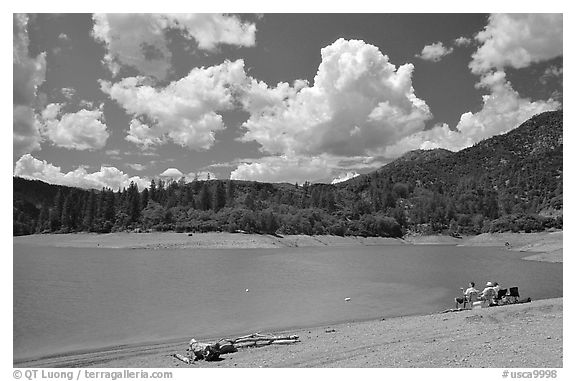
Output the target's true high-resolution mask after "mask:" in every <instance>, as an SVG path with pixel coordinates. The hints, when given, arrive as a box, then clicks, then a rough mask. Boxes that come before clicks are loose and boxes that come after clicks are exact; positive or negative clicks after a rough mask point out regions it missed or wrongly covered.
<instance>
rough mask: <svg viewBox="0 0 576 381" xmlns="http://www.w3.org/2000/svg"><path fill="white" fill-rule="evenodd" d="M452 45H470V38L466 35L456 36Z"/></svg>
mask: <svg viewBox="0 0 576 381" xmlns="http://www.w3.org/2000/svg"><path fill="white" fill-rule="evenodd" d="M454 45H456V46H469V45H472V39H471V38H468V37H464V36H461V37H458V38H456V39H455V40H454Z"/></svg>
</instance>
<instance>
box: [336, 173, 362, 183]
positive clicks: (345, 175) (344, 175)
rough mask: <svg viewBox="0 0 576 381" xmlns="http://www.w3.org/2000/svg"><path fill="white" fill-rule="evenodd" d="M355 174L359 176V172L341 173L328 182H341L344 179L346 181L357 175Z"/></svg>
mask: <svg viewBox="0 0 576 381" xmlns="http://www.w3.org/2000/svg"><path fill="white" fill-rule="evenodd" d="M357 176H360V174H359V173H358V172H346V173H341V174H340V175H339V176H338V177H336V178H335V179H334V180H332V182H331V183H330V184H338V183H342V182H344V181H348V180H350V179H353V178H354V177H357Z"/></svg>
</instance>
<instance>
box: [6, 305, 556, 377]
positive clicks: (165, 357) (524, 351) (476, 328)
mask: <svg viewBox="0 0 576 381" xmlns="http://www.w3.org/2000/svg"><path fill="white" fill-rule="evenodd" d="M562 316H563V313H562V298H558V299H546V300H538V301H533V302H532V303H526V304H516V305H509V306H500V307H491V308H484V309H479V310H473V311H472V310H466V311H461V312H450V313H438V314H432V315H424V316H407V317H398V318H391V319H385V320H375V321H368V322H351V323H344V324H339V325H331V326H325V327H317V328H311V329H297V330H291V331H287V332H282V333H289V334H291V335H298V336H299V337H300V340H301V342H299V343H296V344H291V345H271V346H266V347H261V348H244V349H240V350H239V351H238V352H236V353H232V354H227V355H223V356H222V360H221V361H217V362H205V361H196V362H194V363H193V364H191V365H187V364H185V363H183V362H181V361H179V360H177V359H176V358H174V357H172V354H173V353H181V354H185V351H186V348H187V343H188V340H189V339H182V340H177V341H173V342H169V343H156V344H145V345H137V346H123V347H117V348H109V349H107V350H102V351H99V352H93V353H71V354H68V355H64V356H59V357H54V358H44V359H38V360H34V361H26V362H22V363H16V364H14V365H15V366H16V367H118V368H121V367H130V368H145V367H186V368H197V367H216V368H218V367H240V368H250V367H291V368H292V367H382V368H386V367H406V368H411V367H473V368H479V367H505V368H514V367H524V368H539V367H546V368H550V367H554V368H556V367H562V366H563V357H562V348H563V339H562Z"/></svg>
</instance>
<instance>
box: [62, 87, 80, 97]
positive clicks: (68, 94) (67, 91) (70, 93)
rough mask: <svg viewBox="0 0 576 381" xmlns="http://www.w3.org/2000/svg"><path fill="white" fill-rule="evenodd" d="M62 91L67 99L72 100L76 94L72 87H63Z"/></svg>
mask: <svg viewBox="0 0 576 381" xmlns="http://www.w3.org/2000/svg"><path fill="white" fill-rule="evenodd" d="M60 92H61V93H62V95H63V96H64V98H66V99H67V100H71V99H72V98H74V95H76V90H75V89H74V88H72V87H63V88H61V89H60Z"/></svg>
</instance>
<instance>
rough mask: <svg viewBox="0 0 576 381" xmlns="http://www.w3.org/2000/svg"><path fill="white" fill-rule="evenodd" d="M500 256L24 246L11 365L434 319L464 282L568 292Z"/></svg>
mask: <svg viewBox="0 0 576 381" xmlns="http://www.w3.org/2000/svg"><path fill="white" fill-rule="evenodd" d="M499 250H500V249H495V248H470V247H466V248H464V247H455V246H410V245H397V246H396V245H394V246H368V247H355V248H297V249H257V250H254V249H240V250H125V249H76V248H53V247H38V246H34V245H27V244H20V243H18V244H14V359H23V358H28V357H33V356H39V355H47V354H53V353H58V352H64V351H70V350H79V349H91V348H97V347H103V346H109V345H116V344H129V343H138V342H145V341H155V340H160V339H169V338H182V337H185V338H190V337H196V338H211V337H222V336H226V335H240V334H246V333H251V332H255V331H267V330H271V329H279V328H292V327H302V326H314V325H323V324H329V323H335V322H341V321H346V320H361V319H370V318H379V317H390V316H398V315H408V314H419V313H427V312H435V311H438V310H442V309H445V308H450V307H452V305H453V302H452V300H453V297H454V296H456V295H457V294H458V292H459V287H461V286H462V287H464V286H465V285H466V283H467V282H468V280H475V281H476V282H477V284H480V285H483V284H485V282H486V281H487V280H496V281H499V282H500V283H501V284H502V285H503V286H504V287H509V286H519V287H520V294H521V296H531V297H532V298H533V299H540V298H548V297H559V296H562V265H561V264H551V263H539V262H533V261H524V260H521V259H520V258H521V257H522V256H523V255H525V254H522V253H511V252H507V253H505V255H502V253H501V252H499ZM246 289H249V292H246V291H245V290H246ZM347 297H349V298H351V300H350V301H349V302H345V301H344V298H347Z"/></svg>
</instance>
